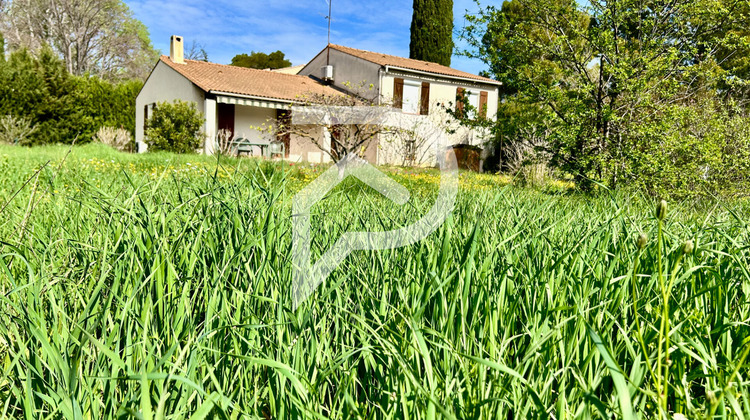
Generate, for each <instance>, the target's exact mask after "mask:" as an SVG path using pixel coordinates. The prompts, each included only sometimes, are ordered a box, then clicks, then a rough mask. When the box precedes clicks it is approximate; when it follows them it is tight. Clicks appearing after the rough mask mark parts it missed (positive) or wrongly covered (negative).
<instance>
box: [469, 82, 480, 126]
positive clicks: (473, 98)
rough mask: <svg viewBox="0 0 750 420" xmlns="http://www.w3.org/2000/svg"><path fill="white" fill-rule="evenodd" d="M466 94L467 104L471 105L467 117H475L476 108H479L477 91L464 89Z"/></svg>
mask: <svg viewBox="0 0 750 420" xmlns="http://www.w3.org/2000/svg"><path fill="white" fill-rule="evenodd" d="M466 96H467V98H468V99H469V105H471V112H470V113H469V118H472V119H473V118H476V116H477V110H479V91H477V90H468V89H467V90H466Z"/></svg>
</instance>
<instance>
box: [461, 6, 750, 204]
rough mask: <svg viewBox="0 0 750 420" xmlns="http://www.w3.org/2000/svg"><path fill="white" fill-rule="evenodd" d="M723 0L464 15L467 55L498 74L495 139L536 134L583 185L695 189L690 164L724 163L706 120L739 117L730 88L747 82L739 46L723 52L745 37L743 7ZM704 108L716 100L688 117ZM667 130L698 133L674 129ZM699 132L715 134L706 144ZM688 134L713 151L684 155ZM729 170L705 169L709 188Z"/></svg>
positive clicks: (728, 185) (740, 89)
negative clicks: (705, 113)
mask: <svg viewBox="0 0 750 420" xmlns="http://www.w3.org/2000/svg"><path fill="white" fill-rule="evenodd" d="M729 3H730V2H726V4H725V2H724V1H723V0H716V1H708V2H703V1H700V2H695V1H694V0H678V1H677V2H675V4H674V6H673V7H670V8H669V10H668V11H667V12H665V13H667V17H665V16H664V15H662V14H661V12H660V11H659V10H660V9H659V8H656V9H654V8H647V7H644V6H643V3H642V2H641V1H640V0H596V1H592V2H590V4H589V5H588V6H585V7H584V6H581V5H580V4H579V3H578V2H576V1H574V0H539V1H537V0H533V1H532V0H512V1H509V2H505V3H504V4H503V5H502V7H501V8H497V7H494V6H489V7H486V8H484V9H482V11H481V12H480V13H479V14H478V15H475V16H468V17H467V19H468V20H469V23H470V24H469V25H468V28H467V30H466V33H465V38H466V40H467V41H468V42H469V44H470V45H471V48H470V50H469V51H468V52H467V54H468V55H470V56H474V57H478V58H481V59H483V60H484V61H485V62H486V63H487V64H488V66H489V68H490V71H489V75H491V76H494V77H495V78H497V79H498V80H501V81H503V83H504V86H503V87H502V90H501V98H500V99H501V104H500V118H498V123H497V127H496V133H497V138H498V141H500V142H504V144H515V143H519V142H520V143H524V142H529V137H530V133H533V135H531V136H532V137H533V136H537V135H538V134H539V133H543V138H542V139H541V141H536V144H537V146H538V147H539V148H540V149H543V151H544V153H545V154H546V155H547V156H549V159H550V163H551V164H552V165H553V166H554V167H555V168H559V169H561V170H563V171H564V172H566V173H568V174H569V175H571V176H573V177H575V179H576V182H577V184H578V186H579V187H581V188H583V189H584V190H593V189H595V188H597V187H598V186H599V185H606V186H608V187H610V188H618V187H621V186H632V185H641V186H647V187H648V188H646V191H648V192H650V193H652V194H669V195H676V196H688V195H693V194H695V193H696V192H698V193H702V192H705V191H702V190H701V189H698V190H697V191H696V190H695V187H696V186H698V185H703V184H705V183H704V182H701V181H700V179H699V176H698V175H697V173H698V172H700V171H697V170H696V167H695V165H698V164H699V162H700V165H704V166H705V165H708V166H710V167H711V169H710V170H709V172H711V173H722V171H723V170H721V169H717V168H718V167H724V164H721V163H717V162H720V161H721V162H723V161H724V160H723V159H724V158H723V156H722V155H721V150H723V149H722V147H719V144H718V143H721V140H719V139H721V138H724V137H725V136H724V135H723V134H721V133H720V132H715V133H708V129H709V128H711V127H715V128H717V129H722V127H723V126H722V125H721V124H720V123H719V121H724V120H723V118H725V117H726V118H729V114H734V115H735V116H734V117H732V121H733V123H734V124H738V125H740V126H742V125H744V124H750V121H749V120H747V119H746V118H743V117H739V116H736V114H737V111H736V110H734V109H732V108H733V107H734V106H735V105H733V104H737V103H740V105H739V106H740V108H742V107H744V106H745V104H743V103H741V102H738V101H734V100H733V98H737V99H741V98H744V96H745V93H744V92H745V90H746V86H750V85H748V84H747V83H746V82H745V79H744V77H745V76H744V73H743V72H744V71H745V70H744V69H745V67H744V64H743V63H744V60H745V58H744V57H745V56H744V55H743V54H738V55H737V57H736V58H734V55H733V54H730V53H728V49H730V48H739V47H741V46H743V45H747V44H748V40H750V37H748V36H746V35H745V34H746V33H747V31H746V30H745V29H743V26H742V23H743V22H745V21H746V14H745V13H736V12H738V11H741V10H744V8H745V6H738V7H740V9H741V10H740V9H737V8H735V7H732V6H731V5H730V4H729ZM734 3H737V2H734ZM739 3H742V2H739ZM717 6H721V7H717ZM725 6H726V7H725ZM715 22H722V24H721V25H717V24H716V23H715ZM727 28H729V30H728V29H727ZM744 28H746V27H744ZM741 51H744V50H743V49H741V48H740V49H738V50H736V52H741ZM730 57H732V59H731V60H730ZM704 108H708V109H718V110H719V111H717V112H716V113H714V114H713V115H714V116H715V118H717V120H709V119H706V118H698V117H697V115H698V114H699V113H700V112H702V110H703V109H704ZM740 113H741V114H744V111H741V112H740ZM679 130H682V131H683V132H685V131H687V132H701V133H706V134H705V135H701V136H699V137H700V139H701V140H695V139H693V138H688V139H681V138H680V135H679V134H676V133H677V132H678V131H679ZM738 130H739V132H740V133H744V132H746V131H747V130H746V129H744V128H738ZM670 136H671V137H670ZM709 137H710V138H713V139H714V140H716V143H717V144H715V145H714V146H709V144H714V143H713V142H712V141H709V140H707V139H708V138H709ZM537 140H539V139H537ZM692 141H696V145H698V144H700V145H701V150H702V152H704V153H717V154H716V155H712V156H705V155H701V156H700V159H697V161H696V155H695V153H693V152H694V151H695V148H694V147H689V146H688V144H690V142H692ZM705 141H707V142H708V143H705ZM746 141H747V139H743V140H741V142H746ZM655 145H658V146H655ZM733 147H734V146H733ZM709 161H710V162H709ZM716 165H718V167H717V166H716ZM735 180H736V178H732V179H729V178H726V179H718V178H714V179H712V180H711V188H710V190H711V191H712V193H714V192H715V193H731V192H732V190H737V189H738V188H736V186H735V184H734V182H735ZM742 182H743V183H744V185H743V187H744V186H750V184H748V182H750V181H745V180H743V181H742ZM743 187H741V188H739V189H742V188H743Z"/></svg>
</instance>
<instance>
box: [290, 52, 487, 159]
mask: <svg viewBox="0 0 750 420" xmlns="http://www.w3.org/2000/svg"><path fill="white" fill-rule="evenodd" d="M299 74H300V75H305V76H309V77H311V78H314V79H317V80H323V81H326V82H328V83H329V84H330V85H331V86H333V87H335V88H337V89H339V90H342V91H347V92H349V93H352V94H357V95H360V96H364V97H366V98H367V99H369V100H371V101H374V102H375V103H377V104H380V105H386V106H387V105H391V106H392V107H393V108H395V109H397V110H400V111H401V112H403V113H405V114H413V115H420V116H424V118H429V119H430V120H431V122H432V123H433V124H435V125H436V126H439V127H443V128H445V129H446V131H448V130H449V131H450V132H451V134H448V137H449V141H450V144H451V145H456V144H466V145H474V146H481V145H482V144H484V142H486V141H487V140H489V133H488V132H486V131H483V130H479V129H470V128H467V127H464V126H461V125H459V124H458V122H457V121H456V120H455V119H454V118H451V117H450V115H449V114H448V112H446V109H452V110H455V108H456V106H458V107H461V102H462V101H458V100H457V97H465V98H466V99H467V100H468V103H469V104H470V105H471V106H472V108H474V109H476V110H477V112H479V114H480V115H479V116H481V117H482V118H487V119H491V120H494V119H496V117H497V105H498V95H499V87H500V86H501V85H502V84H501V83H500V82H498V81H495V80H492V79H488V78H486V77H482V76H477V75H474V74H471V73H467V72H463V71H460V70H456V69H453V68H450V67H447V66H443V65H440V64H436V63H429V62H426V61H420V60H413V59H409V58H403V57H398V56H393V55H388V54H381V53H376V52H371V51H364V50H359V49H356V48H350V47H345V46H340V45H333V44H331V45H328V46H327V47H326V48H324V49H323V50H322V51H321V52H320V53H319V54H318V55H316V56H315V58H313V59H312V60H311V61H310V62H309V63H308V64H307V65H306V66H305V67H304V68H303V69H302V70H300V72H299ZM431 146H432V145H430V144H416V145H413V146H411V147H409V146H408V145H405V144H403V139H394V138H388V137H382V136H381V138H379V141H378V146H377V149H378V150H377V152H378V153H377V159H376V163H377V164H381V165H382V164H396V165H398V164H403V163H405V159H404V157H405V155H411V156H412V157H413V159H411V161H412V162H414V163H416V164H426V165H431V164H433V163H434V160H435V157H434V154H433V153H432V152H434V150H433V148H432V147H431Z"/></svg>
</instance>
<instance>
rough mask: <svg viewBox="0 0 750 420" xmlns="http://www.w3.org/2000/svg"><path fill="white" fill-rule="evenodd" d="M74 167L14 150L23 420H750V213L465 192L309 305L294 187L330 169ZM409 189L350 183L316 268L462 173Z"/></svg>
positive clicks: (316, 216)
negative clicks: (436, 221) (409, 239)
mask: <svg viewBox="0 0 750 420" xmlns="http://www.w3.org/2000/svg"><path fill="white" fill-rule="evenodd" d="M67 152H68V147H39V148H35V149H32V150H19V148H14V147H10V146H0V203H1V204H6V203H8V204H7V206H5V207H4V208H3V209H2V213H1V214H0V221H2V222H0V237H1V238H3V240H2V241H0V260H2V262H1V263H0V291H1V292H0V313H2V315H3V316H0V361H2V364H3V370H2V373H0V401H2V402H3V404H0V417H2V418H34V419H36V418H40V417H49V416H50V415H52V413H55V414H54V415H52V417H53V418H69V419H75V418H84V419H87V418H91V419H109V418H118V417H122V418H125V417H135V418H141V417H142V418H149V417H150V418H171V419H185V418H191V416H193V417H194V418H230V419H231V418H237V419H241V418H272V419H320V418H330V419H345V418H347V419H348V418H366V419H431V418H432V419H438V418H445V419H538V418H556V419H577V418H588V419H592V420H598V419H613V418H617V419H620V418H623V419H628V418H638V419H680V418H689V419H693V420H708V419H714V418H726V419H739V418H748V416H750V383H748V379H747V374H748V361H749V360H748V358H747V357H748V356H747V354H748V350H749V349H750V326H748V322H747V320H748V319H750V306H748V299H749V296H750V275H749V274H748V271H747V267H748V266H750V249H748V247H747V244H748V243H750V231H749V230H748V229H747V221H748V220H750V203H748V202H747V201H744V202H740V201H737V202H719V203H710V205H709V206H707V210H702V209H698V210H696V209H695V208H694V203H693V202H687V203H684V204H680V203H671V205H670V206H669V209H667V208H666V207H662V208H661V210H660V211H659V212H658V213H657V212H655V211H654V205H653V204H654V203H653V202H652V200H642V199H640V198H638V197H628V196H618V195H615V196H613V197H605V198H591V197H581V196H577V195H557V196H551V195H548V194H542V193H537V192H534V191H529V190H524V189H516V188H513V187H505V188H498V187H492V188H490V189H481V188H478V185H477V184H475V182H474V181H475V180H477V179H482V177H485V176H484V175H478V174H472V173H462V174H461V177H460V178H461V181H460V182H461V184H460V192H459V195H458V197H457V207H456V209H455V211H454V212H453V214H452V216H451V217H450V218H449V219H448V220H447V221H446V224H445V225H444V226H443V227H441V228H440V229H439V230H438V231H436V232H435V233H433V234H432V235H430V237H429V238H426V239H425V240H424V241H421V242H419V243H417V244H414V245H412V246H408V247H404V248H398V249H393V250H385V251H374V252H368V251H361V252H355V253H352V254H351V255H350V256H349V257H348V258H347V259H346V260H345V261H344V263H343V264H342V266H341V267H340V268H338V269H336V270H334V271H333V272H332V273H331V275H330V277H328V279H327V280H326V282H324V283H323V284H322V285H321V286H320V288H319V289H318V290H317V291H316V292H315V293H314V294H313V296H311V299H310V300H309V301H307V302H305V303H304V304H303V305H302V306H301V307H300V308H298V309H297V310H296V311H295V310H292V307H291V303H292V294H293V289H292V284H293V283H292V282H293V279H294V275H295V274H294V270H293V265H292V264H291V263H290V258H289V255H290V254H289V250H290V246H291V242H292V240H293V235H292V229H291V225H292V222H291V220H292V217H293V215H292V200H293V196H294V194H295V193H296V191H297V190H296V189H295V188H294V186H299V185H300V183H301V181H303V180H305V179H307V180H308V181H307V182H309V179H312V178H314V177H315V176H316V175H317V174H320V173H321V171H322V169H321V168H312V169H307V170H306V171H302V170H301V169H299V168H298V165H294V166H293V167H290V166H289V164H288V163H286V162H283V163H270V162H267V161H256V160H252V159H238V160H233V159H224V158H222V161H221V162H220V164H217V161H216V158H215V157H209V156H201V155H174V154H169V153H164V152H161V153H153V154H151V153H148V154H141V155H138V154H123V153H120V152H117V151H115V150H113V149H111V148H108V147H104V146H101V145H98V144H89V145H85V146H81V147H74V148H73V150H72V152H71V153H70V155H68V156H67V158H66V159H65V162H64V163H63V157H64V156H66V154H67ZM48 161H51V162H50V164H48V165H47V166H45V167H44V169H43V170H42V171H41V172H40V174H39V182H38V183H36V182H35V179H36V177H35V175H34V174H35V172H36V170H37V168H39V167H41V166H43V165H44V164H45V162H48ZM313 171H315V172H313ZM308 175H313V176H312V177H308ZM389 175H391V176H393V177H394V178H395V179H396V180H397V181H398V182H399V183H402V184H403V185H405V186H406V187H408V188H409V190H410V193H411V197H412V199H411V200H410V202H409V205H408V206H399V205H395V204H393V203H391V202H389V201H388V200H387V199H386V198H384V197H383V196H382V195H381V194H379V193H378V192H376V191H373V190H371V189H370V188H369V187H367V186H365V185H363V184H357V183H354V182H349V183H348V185H344V186H343V187H344V188H342V189H338V188H337V189H336V190H334V191H332V192H331V193H329V194H327V196H326V197H325V198H324V199H323V200H322V201H321V202H320V203H319V204H318V205H316V206H315V208H314V209H313V212H312V215H311V223H312V224H313V232H314V233H313V234H314V237H313V244H314V249H313V251H312V253H313V258H316V257H315V256H317V255H319V253H320V252H323V251H325V250H327V249H329V248H330V247H331V246H332V245H334V244H335V243H336V242H337V241H338V240H339V239H340V238H341V237H342V235H343V234H344V233H345V232H351V231H367V230H368V229H370V230H371V229H377V230H383V229H390V228H392V227H397V226H401V225H403V224H406V223H410V222H412V221H414V220H417V219H418V218H419V217H421V216H422V215H423V214H425V213H426V212H427V211H429V209H430V208H432V206H433V205H434V202H435V201H434V194H435V188H436V184H437V183H439V182H440V181H439V174H438V173H437V171H431V170H419V171H414V172H413V171H412V170H411V169H410V170H403V169H399V170H393V172H392V173H390V174H389ZM487 178H491V179H497V177H487ZM29 179H30V180H31V181H30V182H29V184H28V185H27V186H26V187H25V188H21V186H22V185H23V184H24V182H25V181H26V180H29ZM430 180H432V181H430ZM34 185H36V187H34ZM17 190H20V191H19V192H18V194H17V195H15V196H14V197H13V198H12V199H11V196H12V195H13V194H14V193H15V192H16V191H17ZM321 198H323V197H321ZM717 204H718V205H717ZM655 213H656V214H655ZM657 215H658V216H659V219H657V217H656V216H657ZM661 216H663V217H661ZM23 226H25V229H24V227H23ZM690 241H692V242H690ZM691 244H692V246H690V245H691ZM690 248H694V249H690ZM31 349H33V351H31ZM665 403H666V404H665ZM665 406H666V410H665ZM631 411H632V413H633V417H629V416H630V412H631ZM679 414H682V415H683V416H684V417H681V416H679ZM714 415H715V416H716V417H714Z"/></svg>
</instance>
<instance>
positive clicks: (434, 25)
mask: <svg viewBox="0 0 750 420" xmlns="http://www.w3.org/2000/svg"><path fill="white" fill-rule="evenodd" d="M413 8H414V12H413V14H412V19H411V42H410V43H409V57H410V58H414V59H417V60H423V61H429V62H432V63H438V64H442V65H444V66H450V65H451V56H452V55H453V0H414V5H413Z"/></svg>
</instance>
